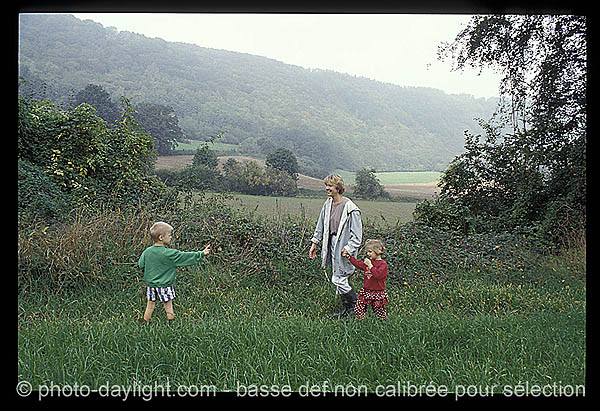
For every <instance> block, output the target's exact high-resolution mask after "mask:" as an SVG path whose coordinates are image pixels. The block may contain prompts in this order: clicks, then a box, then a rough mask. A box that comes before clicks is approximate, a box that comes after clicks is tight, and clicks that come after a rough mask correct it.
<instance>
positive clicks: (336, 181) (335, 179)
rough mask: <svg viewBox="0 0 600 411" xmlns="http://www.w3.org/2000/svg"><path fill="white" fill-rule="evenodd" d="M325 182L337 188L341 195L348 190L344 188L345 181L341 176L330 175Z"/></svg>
mask: <svg viewBox="0 0 600 411" xmlns="http://www.w3.org/2000/svg"><path fill="white" fill-rule="evenodd" d="M323 181H324V182H325V184H329V185H332V186H335V187H336V188H337V191H338V193H340V194H343V193H344V191H345V190H346V188H345V187H344V180H343V179H342V176H341V175H339V174H335V173H334V174H329V175H328V176H327V177H325V179H324V180H323Z"/></svg>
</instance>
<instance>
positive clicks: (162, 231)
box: [150, 221, 173, 241]
mask: <svg viewBox="0 0 600 411" xmlns="http://www.w3.org/2000/svg"><path fill="white" fill-rule="evenodd" d="M172 230H173V227H171V226H170V225H169V224H167V223H163V222H162V221H157V222H156V223H154V224H152V227H150V236H151V237H152V240H153V241H158V236H159V235H167V234H168V233H170V232H171V231H172Z"/></svg>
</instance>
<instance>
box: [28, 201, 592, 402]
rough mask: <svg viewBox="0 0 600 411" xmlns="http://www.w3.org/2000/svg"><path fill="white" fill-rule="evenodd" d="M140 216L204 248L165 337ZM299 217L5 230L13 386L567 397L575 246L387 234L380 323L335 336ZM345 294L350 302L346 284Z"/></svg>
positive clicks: (115, 217)
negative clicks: (548, 249)
mask: <svg viewBox="0 0 600 411" xmlns="http://www.w3.org/2000/svg"><path fill="white" fill-rule="evenodd" d="M319 203H321V204H322V200H321V199H319ZM157 217H160V218H161V219H167V220H168V221H170V222H171V223H172V224H173V225H174V227H175V235H174V243H173V244H172V246H173V247H174V248H179V249H184V250H192V249H195V248H198V247H200V246H201V245H203V244H204V243H205V241H206V238H211V239H212V238H214V239H215V241H217V240H218V241H220V242H219V243H218V244H216V245H215V250H214V254H213V255H211V256H209V257H208V258H207V262H206V263H204V264H202V265H198V266H192V267H185V268H180V269H179V270H178V274H177V278H176V290H177V295H178V297H177V298H176V300H175V303H174V307H175V313H176V319H175V321H174V323H173V324H168V323H167V321H166V318H165V314H164V311H163V310H162V308H161V307H160V305H159V306H158V307H157V309H156V311H155V313H154V317H153V319H152V322H151V323H150V324H147V325H142V324H139V323H138V321H137V320H138V319H139V318H140V317H141V315H142V313H143V309H144V307H145V295H144V284H143V279H142V273H141V272H140V270H139V269H138V268H137V267H136V266H135V263H136V261H137V258H138V256H139V254H140V252H141V250H143V249H144V248H145V247H146V246H147V245H149V240H148V235H147V228H148V227H149V224H150V223H151V221H154V219H155V218H157ZM282 220H285V219H282ZM314 220H315V217H314V216H311V218H310V219H309V220H307V221H306V223H301V222H298V223H297V222H294V223H293V224H292V222H291V221H279V222H276V221H272V220H268V219H264V218H262V217H261V218H260V219H259V218H257V217H244V216H243V215H240V214H238V213H234V214H231V215H230V214H227V212H226V210H223V209H219V208H217V209H212V211H211V209H204V208H200V209H197V210H196V209H189V210H181V211H180V212H177V213H175V214H169V215H167V214H164V215H163V214H160V216H157V215H154V214H153V213H150V214H148V215H146V214H144V215H135V216H130V215H128V214H125V213H122V212H120V211H118V210H111V211H110V212H107V213H106V215H100V216H96V217H93V218H92V217H89V218H84V217H83V215H82V217H77V218H76V219H75V221H74V222H73V223H72V224H71V225H66V226H61V227H55V228H44V227H39V228H36V227H32V228H30V229H28V231H27V232H23V231H20V233H19V270H20V271H19V288H18V317H17V324H18V359H17V381H19V382H23V381H25V382H27V383H28V384H30V385H31V386H32V387H34V388H38V387H44V386H49V385H54V386H55V387H59V388H58V389H60V387H63V386H67V385H68V386H69V387H71V388H72V387H73V386H75V385H76V384H77V386H79V387H81V386H83V385H85V386H87V387H88V388H89V389H91V390H95V389H97V390H101V389H102V387H104V386H106V385H108V386H110V387H119V386H120V387H122V388H121V389H122V390H127V389H129V390H130V391H132V390H133V391H134V392H135V390H136V387H137V390H139V392H138V396H139V395H142V392H141V390H142V388H141V387H145V388H144V390H145V391H144V392H143V393H145V395H146V396H149V395H152V392H153V391H152V387H154V389H155V390H156V391H155V392H154V393H155V394H159V393H163V396H164V392H163V391H164V389H165V387H166V388H167V389H168V390H169V393H170V395H171V396H172V397H175V396H181V395H185V394H186V393H189V394H192V393H195V395H196V396H200V394H199V393H200V392H202V393H203V394H202V395H204V396H209V395H212V394H214V393H215V392H233V393H237V394H239V395H244V396H249V393H250V392H252V390H255V391H254V392H255V394H256V390H257V389H258V387H266V388H264V390H265V392H270V393H271V394H273V393H277V392H281V390H289V391H292V392H297V393H298V392H302V391H303V390H306V391H305V393H306V394H308V391H307V390H308V388H313V387H317V388H313V391H314V392H313V394H318V393H322V391H326V392H327V393H328V394H329V395H330V396H333V393H334V392H337V393H338V395H343V394H346V395H348V396H350V395H357V392H362V393H364V392H365V391H368V392H369V393H370V394H371V395H374V396H375V395H380V396H396V397H402V396H407V395H409V394H410V393H411V392H412V393H414V392H415V391H414V390H415V389H416V388H414V387H427V386H430V390H438V389H439V390H442V388H445V389H446V390H447V391H446V392H450V393H453V396H454V395H459V394H461V393H462V394H466V389H467V388H469V387H470V388H469V389H470V391H469V392H470V393H471V394H474V393H475V394H477V393H480V394H485V393H486V392H487V394H488V395H495V396H497V397H500V396H503V395H507V394H510V395H513V394H516V393H517V392H518V393H520V395H519V396H524V395H525V394H524V391H523V390H524V386H525V384H527V386H528V387H529V388H531V387H538V390H539V389H541V388H546V389H547V390H550V393H551V394H552V392H554V395H555V396H558V395H563V396H575V392H577V393H578V396H581V395H582V390H583V391H584V390H585V384H586V329H587V327H586V258H585V244H583V247H581V246H580V247H575V248H573V250H570V251H569V252H566V253H564V254H563V255H562V256H551V255H547V256H546V255H538V254H535V252H534V251H528V250H527V249H524V247H525V244H526V241H525V240H526V239H525V238H523V239H516V238H513V237H510V236H509V237H506V238H501V237H473V238H455V237H448V236H446V235H444V234H442V233H436V232H433V231H419V232H418V231H417V230H416V227H411V226H406V227H397V228H395V229H393V230H392V231H389V234H388V235H390V236H392V237H393V239H394V241H396V242H392V240H391V239H392V237H390V240H389V241H388V242H387V243H388V245H389V247H390V249H389V250H388V254H387V257H386V258H387V259H388V261H390V264H392V269H391V272H390V278H389V279H388V282H387V291H388V294H389V298H390V303H389V304H388V307H387V308H388V321H387V322H385V323H383V322H381V321H378V320H377V319H376V318H375V317H374V315H373V313H372V312H370V311H369V312H368V315H367V319H366V320H364V321H356V320H354V321H348V322H346V321H339V320H335V319H333V318H332V313H333V312H335V311H336V310H338V309H339V308H340V305H339V298H338V297H337V296H336V295H335V290H334V287H333V286H332V284H331V283H330V282H329V280H328V278H327V277H328V275H329V274H326V273H325V272H324V271H323V270H322V269H321V268H320V266H319V262H318V261H317V260H318V259H315V260H310V259H308V258H307V254H308V247H309V240H308V239H309V238H310V235H311V230H312V228H313V224H314ZM269 221H271V222H269ZM365 230H368V232H366V234H365V235H373V233H374V232H381V231H377V230H376V229H374V228H373V227H372V226H368V225H367V226H365ZM288 235H290V236H291V237H289V238H291V239H292V240H293V241H290V240H289V239H288V237H286V236H288ZM211 241H212V240H211ZM49 260H50V261H49ZM290 263H291V264H290ZM60 264H63V265H62V266H61V265H60ZM77 278H87V279H88V280H86V281H77ZM350 282H351V284H352V286H353V287H354V288H355V289H357V290H358V289H360V287H361V283H362V279H361V278H360V277H359V276H358V275H355V276H354V277H352V278H351V279H350ZM157 386H159V387H162V388H160V391H159V388H156V387H157ZM305 387H308V388H305ZM411 387H412V388H411ZM519 387H520V388H519ZM56 389H57V388H55V390H56ZM424 389H425V388H421V390H424ZM115 390H116V389H115ZM411 390H413V391H411ZM517 390H520V391H517ZM552 390H554V391H552ZM560 390H562V391H560ZM546 392H548V391H546ZM423 393H424V391H421V396H424V394H423ZM561 393H562V394H561ZM131 394H132V392H130V395H131ZM534 394H535V392H534ZM123 395H124V391H123V392H121V396H123ZM538 395H539V391H538ZM413 396H416V394H414V395H413Z"/></svg>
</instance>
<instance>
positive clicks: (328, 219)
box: [308, 174, 362, 317]
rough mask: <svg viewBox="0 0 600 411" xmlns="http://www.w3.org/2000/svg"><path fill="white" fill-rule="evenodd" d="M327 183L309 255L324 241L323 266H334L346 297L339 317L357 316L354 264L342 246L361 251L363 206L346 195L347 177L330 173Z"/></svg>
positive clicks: (353, 253)
mask: <svg viewBox="0 0 600 411" xmlns="http://www.w3.org/2000/svg"><path fill="white" fill-rule="evenodd" d="M324 183H325V189H326V190H327V196H328V197H329V198H328V199H327V200H326V201H325V204H323V208H322V209H321V213H320V214H319V220H318V221H317V226H316V228H315V232H314V234H313V237H312V238H311V240H310V241H311V242H312V245H311V247H310V251H309V253H308V255H309V257H310V258H311V259H313V258H315V257H316V256H317V245H318V244H319V243H321V257H322V266H323V268H325V267H326V266H327V265H331V270H332V276H331V282H332V283H333V284H334V285H335V286H336V290H337V293H338V294H339V295H340V299H341V300H342V306H343V309H342V311H341V312H340V313H339V316H340V317H345V316H354V304H355V303H356V292H355V291H354V290H353V289H352V287H351V286H350V284H349V283H348V278H349V277H350V276H351V275H352V274H353V273H354V266H353V265H352V264H351V263H350V261H349V260H348V259H346V258H342V249H345V250H346V252H347V253H348V254H350V255H351V256H353V257H356V255H357V253H358V248H359V246H360V243H361V241H362V221H361V219H360V209H359V208H358V207H357V206H356V204H354V203H353V202H352V200H350V199H349V198H346V197H344V196H342V194H343V193H344V180H342V177H341V176H340V175H339V174H330V175H328V176H327V177H325V179H324Z"/></svg>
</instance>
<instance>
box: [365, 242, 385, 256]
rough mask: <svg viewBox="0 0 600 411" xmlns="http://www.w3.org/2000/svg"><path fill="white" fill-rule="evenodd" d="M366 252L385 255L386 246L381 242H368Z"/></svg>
mask: <svg viewBox="0 0 600 411" xmlns="http://www.w3.org/2000/svg"><path fill="white" fill-rule="evenodd" d="M365 250H371V251H375V252H376V253H377V254H383V253H385V246H384V245H383V242H382V241H381V240H372V239H371V240H367V241H366V242H365Z"/></svg>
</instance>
